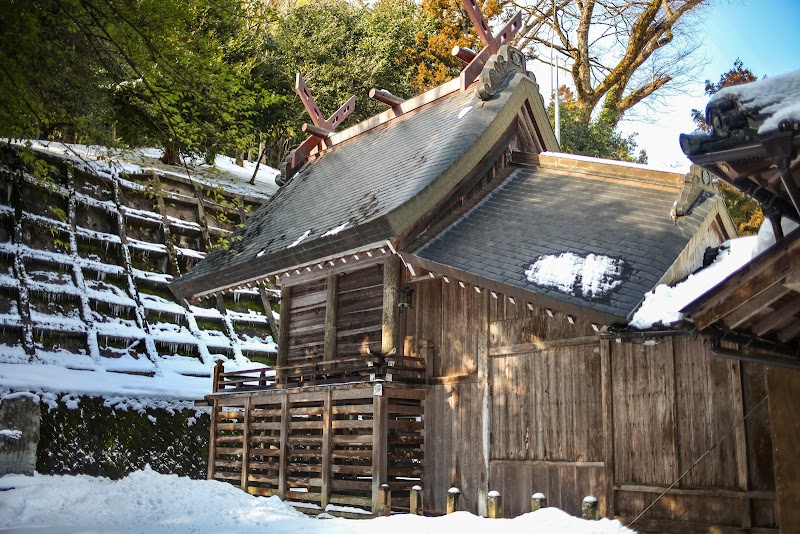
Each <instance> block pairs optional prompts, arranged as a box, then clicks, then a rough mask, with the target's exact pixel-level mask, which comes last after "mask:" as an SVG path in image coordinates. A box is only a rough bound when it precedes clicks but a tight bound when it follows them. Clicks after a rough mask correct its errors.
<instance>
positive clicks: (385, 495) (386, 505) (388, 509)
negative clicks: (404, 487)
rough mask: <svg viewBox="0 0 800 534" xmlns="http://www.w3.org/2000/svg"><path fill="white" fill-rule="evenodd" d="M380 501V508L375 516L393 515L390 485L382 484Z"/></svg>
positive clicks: (379, 491)
mask: <svg viewBox="0 0 800 534" xmlns="http://www.w3.org/2000/svg"><path fill="white" fill-rule="evenodd" d="M378 501H379V503H380V506H379V508H378V511H377V512H376V513H375V515H391V514H392V490H391V489H389V484H381V485H380V487H379V488H378Z"/></svg>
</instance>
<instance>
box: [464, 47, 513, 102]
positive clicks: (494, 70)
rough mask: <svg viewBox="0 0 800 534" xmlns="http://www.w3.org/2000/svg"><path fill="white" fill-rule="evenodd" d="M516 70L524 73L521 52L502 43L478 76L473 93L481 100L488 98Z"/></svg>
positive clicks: (495, 92)
mask: <svg viewBox="0 0 800 534" xmlns="http://www.w3.org/2000/svg"><path fill="white" fill-rule="evenodd" d="M516 72H522V73H523V74H526V69H525V57H524V56H523V55H522V52H520V51H519V50H517V49H516V48H514V47H513V46H510V45H503V46H501V47H500V50H499V51H498V52H497V53H496V54H493V55H492V56H491V57H490V58H489V60H488V61H487V62H486V65H484V67H483V70H481V74H480V76H478V84H477V85H476V86H475V94H477V95H478V98H480V99H481V100H489V99H490V98H492V97H493V96H494V95H495V94H497V92H498V91H499V90H500V86H501V85H503V82H505V81H506V78H508V77H509V76H510V75H513V74H514V73H516Z"/></svg>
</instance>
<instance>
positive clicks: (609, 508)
mask: <svg viewBox="0 0 800 534" xmlns="http://www.w3.org/2000/svg"><path fill="white" fill-rule="evenodd" d="M610 344H611V341H610V340H608V339H601V340H600V373H601V378H600V382H601V386H600V388H601V390H602V398H603V429H604V432H603V433H602V435H603V438H602V439H603V467H604V471H605V479H606V480H605V493H606V498H605V501H606V512H605V514H606V517H614V515H615V511H614V400H613V389H612V388H613V378H612V377H613V374H612V367H611V346H610Z"/></svg>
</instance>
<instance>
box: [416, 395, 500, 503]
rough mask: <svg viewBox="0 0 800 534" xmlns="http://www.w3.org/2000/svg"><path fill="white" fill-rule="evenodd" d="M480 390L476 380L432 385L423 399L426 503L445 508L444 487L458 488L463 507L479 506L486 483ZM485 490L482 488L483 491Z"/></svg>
mask: <svg viewBox="0 0 800 534" xmlns="http://www.w3.org/2000/svg"><path fill="white" fill-rule="evenodd" d="M481 402H482V390H481V388H480V387H479V385H478V384H477V382H467V383H456V384H441V385H436V386H431V387H430V389H429V390H428V396H427V398H426V400H425V428H426V429H434V428H435V429H436V430H430V433H429V434H428V435H427V439H426V440H425V465H426V466H428V467H427V469H426V470H425V478H424V480H425V484H424V485H423V489H424V491H425V497H424V499H425V507H426V508H429V509H431V510H439V511H444V510H445V508H446V497H447V490H448V489H449V488H451V487H457V488H459V489H460V490H461V504H462V507H463V509H464V510H467V511H471V512H473V513H474V512H475V511H477V509H478V495H479V494H481V488H483V487H484V486H485V484H486V475H485V468H484V460H483V449H482V447H481V442H482V440H483V437H482V436H483V434H482V409H481ZM483 493H485V492H483Z"/></svg>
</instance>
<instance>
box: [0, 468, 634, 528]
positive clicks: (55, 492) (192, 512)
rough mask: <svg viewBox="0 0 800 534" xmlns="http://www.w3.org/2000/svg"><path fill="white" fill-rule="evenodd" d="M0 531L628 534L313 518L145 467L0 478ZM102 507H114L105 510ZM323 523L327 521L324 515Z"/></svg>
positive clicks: (553, 521)
mask: <svg viewBox="0 0 800 534" xmlns="http://www.w3.org/2000/svg"><path fill="white" fill-rule="evenodd" d="M0 489H6V490H7V491H4V492H3V510H4V511H5V513H3V514H0V527H12V530H15V529H14V528H13V527H27V528H25V530H28V529H31V530H33V529H34V528H36V529H42V530H46V531H50V530H51V529H52V528H54V527H53V526H54V525H58V528H57V530H58V531H59V532H64V533H77V532H87V531H93V532H95V531H102V532H132V531H135V532H149V533H154V534H166V533H173V532H237V533H239V534H256V533H258V534H261V533H263V532H272V533H283V534H290V533H296V532H303V533H306V534H372V533H373V532H376V531H378V532H381V533H383V534H405V533H407V532H415V533H418V534H438V533H439V532H464V533H471V532H476V533H477V532H485V533H486V534H492V533H495V532H496V533H503V534H518V533H519V534H523V533H524V534H530V533H532V532H548V533H553V534H565V533H570V534H632V533H633V531H632V530H630V529H628V528H625V527H623V526H622V524H621V523H620V522H619V521H616V520H613V521H612V520H609V519H601V520H599V521H588V520H584V519H580V518H577V517H573V516H570V515H568V514H567V513H566V512H563V511H561V510H559V509H557V508H543V509H541V510H538V511H536V512H532V513H528V514H525V515H522V516H520V517H516V518H514V519H487V518H484V517H478V516H474V515H472V514H470V513H468V512H456V513H454V514H450V515H446V516H442V517H423V516H416V515H412V514H398V515H395V516H391V517H378V518H374V519H358V520H352V519H326V520H324V521H321V520H318V519H314V518H311V517H308V516H306V515H305V514H302V513H301V512H299V511H297V510H295V509H293V508H292V507H291V506H289V504H287V503H285V502H283V501H281V500H280V499H279V498H278V497H256V496H254V495H249V494H248V493H246V492H244V491H242V490H240V489H239V488H238V487H236V486H234V485H232V484H228V483H226V482H220V481H216V480H191V479H189V478H186V477H178V476H177V475H162V474H159V473H156V472H155V471H153V470H151V469H150V468H149V467H145V469H144V470H142V471H136V472H133V473H131V474H130V475H128V476H126V477H125V478H123V479H121V480H109V479H107V478H94V477H88V476H80V475H79V476H70V475H40V474H35V475H34V476H32V477H30V476H23V475H6V476H5V477H2V478H0ZM107 503H115V504H114V506H108V505H107ZM328 517H329V516H328Z"/></svg>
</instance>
